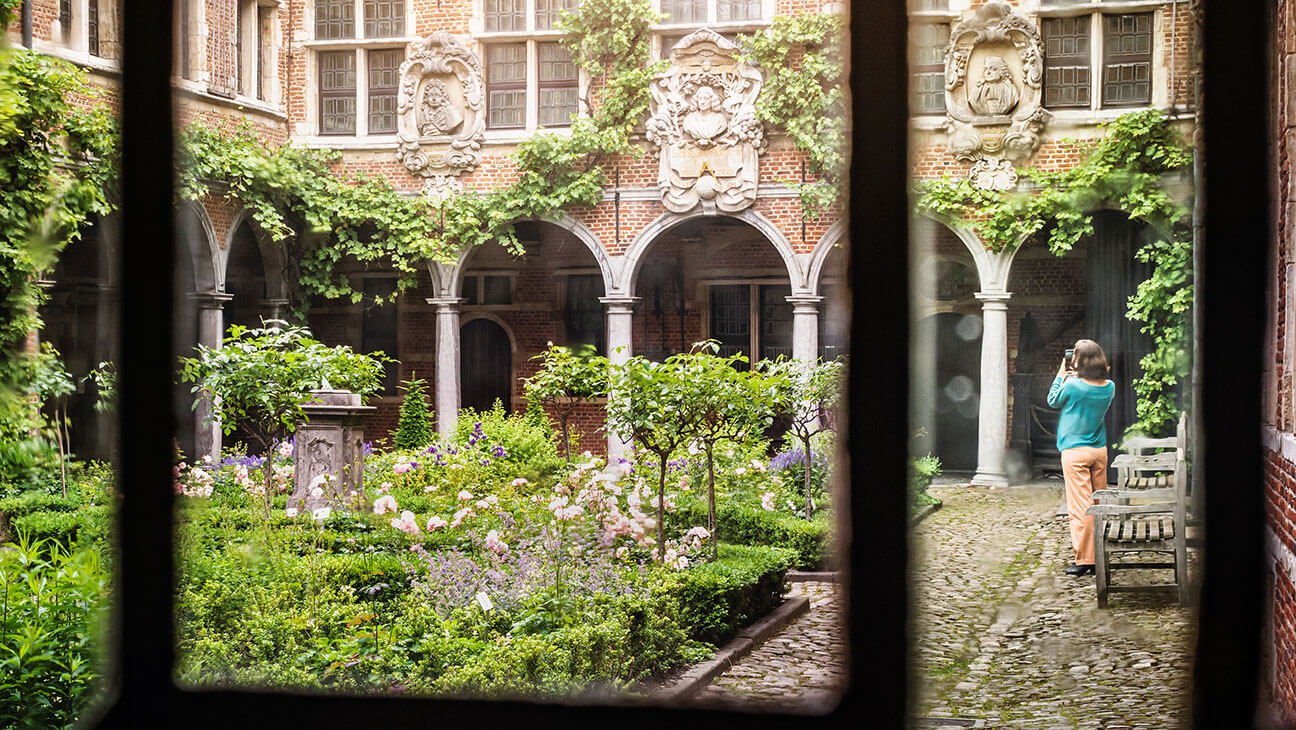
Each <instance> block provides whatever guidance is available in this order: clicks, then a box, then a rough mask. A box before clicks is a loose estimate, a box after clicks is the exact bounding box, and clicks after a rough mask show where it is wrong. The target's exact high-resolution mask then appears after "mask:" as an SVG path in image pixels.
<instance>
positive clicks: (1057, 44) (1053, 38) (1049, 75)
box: [1043, 15, 1092, 108]
mask: <svg viewBox="0 0 1296 730" xmlns="http://www.w3.org/2000/svg"><path fill="white" fill-rule="evenodd" d="M1089 29H1090V19H1089V16H1087V15H1081V16H1076V17H1073V18H1045V19H1044V23H1043V30H1044V106H1046V107H1054V108H1057V107H1086V108H1087V107H1088V106H1089V104H1090V101H1091V98H1092V97H1091V92H1090V89H1091V84H1092V77H1091V75H1090V68H1091V67H1090V63H1091V62H1090V59H1089V49H1090V45H1089V33H1090V30H1089Z"/></svg>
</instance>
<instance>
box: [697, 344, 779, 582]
mask: <svg viewBox="0 0 1296 730" xmlns="http://www.w3.org/2000/svg"><path fill="white" fill-rule="evenodd" d="M719 350H720V343H718V342H716V341H715V340H708V341H706V342H702V343H698V344H696V345H694V346H693V351H692V352H690V353H689V354H688V355H683V356H680V364H681V366H682V368H683V375H684V378H683V381H684V384H685V385H686V397H687V399H688V401H689V408H688V410H689V411H690V412H692V413H696V414H697V427H696V438H695V439H694V440H695V441H696V442H697V443H698V444H699V445H700V446H701V448H702V451H703V452H704V453H705V454H706V459H707V531H708V533H709V534H710V537H709V540H710V542H711V555H712V557H713V558H714V557H715V556H716V551H717V545H718V537H717V536H716V497H715V447H716V444H717V443H718V442H720V441H726V440H728V441H732V440H739V439H742V438H743V437H744V436H745V435H747V434H750V433H758V432H760V431H763V430H764V429H766V428H768V427H769V426H770V424H772V423H773V422H774V405H775V400H774V398H775V395H776V394H777V392H778V385H777V379H776V378H772V377H768V376H766V375H765V374H763V373H761V372H759V371H754V370H739V369H738V368H737V367H736V366H737V365H740V364H745V363H746V362H747V356H746V355H743V354H741V353H739V354H737V355H733V356H730V357H719V356H718V355H717V354H716V353H717V352H718V351H719Z"/></svg>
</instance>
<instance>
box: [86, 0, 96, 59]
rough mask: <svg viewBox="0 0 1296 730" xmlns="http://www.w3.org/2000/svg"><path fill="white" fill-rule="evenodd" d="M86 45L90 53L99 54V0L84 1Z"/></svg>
mask: <svg viewBox="0 0 1296 730" xmlns="http://www.w3.org/2000/svg"><path fill="white" fill-rule="evenodd" d="M86 23H87V24H88V26H89V27H88V28H87V29H86V34H87V35H86V45H87V48H88V50H89V51H90V55H92V56H98V55H99V0H88V2H87V3H86Z"/></svg>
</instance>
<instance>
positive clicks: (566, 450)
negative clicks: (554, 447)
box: [562, 416, 571, 466]
mask: <svg viewBox="0 0 1296 730" xmlns="http://www.w3.org/2000/svg"><path fill="white" fill-rule="evenodd" d="M567 418H568V417H567V416H563V419H562V432H563V454H565V455H566V456H567V466H571V435H570V432H569V431H568V426H567Z"/></svg>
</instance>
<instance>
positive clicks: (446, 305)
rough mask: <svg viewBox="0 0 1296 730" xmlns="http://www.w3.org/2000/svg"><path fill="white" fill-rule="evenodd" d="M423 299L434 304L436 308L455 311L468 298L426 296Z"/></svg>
mask: <svg viewBox="0 0 1296 730" xmlns="http://www.w3.org/2000/svg"><path fill="white" fill-rule="evenodd" d="M424 301H426V302H427V303H428V304H431V305H433V306H435V307H436V308H437V309H438V310H443V311H444V310H449V311H452V312H455V311H458V310H459V305H461V304H463V303H464V302H466V301H468V300H467V299H464V298H463V297H428V298H427V299H425V300H424Z"/></svg>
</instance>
